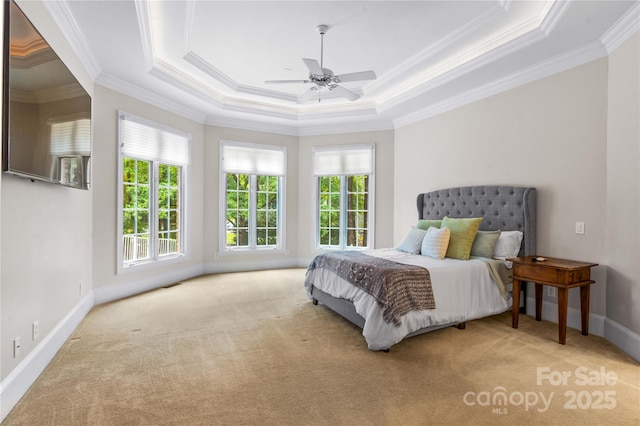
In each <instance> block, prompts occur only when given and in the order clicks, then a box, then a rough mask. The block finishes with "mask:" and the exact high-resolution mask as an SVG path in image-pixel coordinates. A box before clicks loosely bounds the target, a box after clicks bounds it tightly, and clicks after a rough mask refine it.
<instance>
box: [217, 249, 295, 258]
mask: <svg viewBox="0 0 640 426" xmlns="http://www.w3.org/2000/svg"><path fill="white" fill-rule="evenodd" d="M218 254H219V257H226V256H236V255H239V256H246V255H252V254H253V255H255V254H282V255H285V256H286V255H288V254H289V250H287V249H284V248H255V249H252V248H238V249H225V250H221V251H220V253H218Z"/></svg>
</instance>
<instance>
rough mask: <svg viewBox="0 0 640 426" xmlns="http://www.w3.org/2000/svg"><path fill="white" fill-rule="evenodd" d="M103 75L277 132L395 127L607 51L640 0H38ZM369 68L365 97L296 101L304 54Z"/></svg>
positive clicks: (632, 25)
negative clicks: (276, 82)
mask: <svg viewBox="0 0 640 426" xmlns="http://www.w3.org/2000/svg"><path fill="white" fill-rule="evenodd" d="M45 5H46V7H47V8H48V9H49V11H50V12H51V14H52V16H53V17H54V19H55V20H56V22H57V23H58V24H59V26H60V27H61V29H62V30H63V32H64V33H65V35H66V36H67V38H68V39H69V41H70V43H71V45H72V47H74V49H75V51H76V52H77V54H78V56H79V57H80V58H81V60H82V61H83V63H84V64H85V66H86V68H87V70H88V71H89V72H90V74H92V76H93V77H94V80H95V81H96V82H97V83H99V84H102V85H104V86H107V87H110V88H113V89H115V90H119V91H122V92H124V93H127V94H129V95H132V96H135V97H138V98H140V99H143V100H145V101H147V102H151V103H153V104H155V105H158V106H160V107H162V108H165V109H168V110H171V111H174V112H176V113H178V114H181V115H184V116H187V117H189V118H192V119H195V120H198V121H201V122H203V123H209V124H219V125H226V126H230V127H242V128H250V129H257V130H265V131H274V132H280V133H285V134H318V133H332V132H345V131H358V130H378V129H391V128H394V127H398V126H401V125H404V124H407V123H410V122H413V121H416V120H419V119H422V118H425V117H428V116H430V115H434V114H437V113H440V112H443V111H446V110H448V109H451V108H455V107H457V106H460V105H464V104H465V103H468V102H472V101H475V100H478V99H481V98H483V97H486V96H490V95H493V94H495V93H499V92H500V91H503V90H507V89H510V88H512V87H516V86H518V85H520V84H524V83H527V82H529V81H533V80H535V79H538V78H542V77H544V76H547V75H550V74H553V73H556V72H559V71H562V70H564V69H568V68H570V67H573V66H576V65H579V64H582V63H585V62H587V61H591V60H593V59H596V58H599V57H602V56H605V55H607V54H608V53H609V52H610V51H611V50H612V49H614V48H615V47H617V46H618V45H619V44H620V43H621V42H622V41H624V39H626V38H627V37H628V36H629V35H630V34H632V33H633V32H635V31H637V30H638V29H639V24H638V22H639V21H640V6H639V5H640V3H639V2H638V1H584V0H573V1H543V0H536V1H515V0H513V1H512V0H493V1H491V0H476V1H405V2H400V1H389V2H385V1H278V2H276V1H204V0H182V1H133V0H123V1H101V0H91V1H89V0H86V1H82V0H67V1H60V2H45ZM320 24H325V25H328V26H329V30H328V32H327V34H326V35H325V40H324V66H325V67H326V68H330V69H332V70H333V71H334V72H335V73H336V74H344V73H351V72H356V71H363V70H374V71H375V72H376V74H377V76H378V78H377V80H374V81H363V82H351V83H343V84H342V85H343V86H344V87H347V88H349V89H351V90H353V91H355V92H357V93H359V94H361V95H362V96H361V98H360V99H358V100H356V101H353V102H351V101H348V100H346V99H344V98H338V97H335V96H333V97H332V96H331V95H332V93H328V92H326V91H325V92H323V94H322V102H318V98H317V97H316V98H315V99H312V100H311V101H303V100H301V99H300V98H301V95H302V94H303V93H305V92H306V91H307V89H308V87H309V86H308V85H303V84H283V85H273V84H272V85H266V84H264V80H279V79H294V80H297V79H306V78H308V75H309V71H308V69H307V68H306V66H305V65H304V63H303V62H302V58H313V59H317V60H318V61H319V60H320V35H319V34H318V32H317V29H316V27H317V26H318V25H320Z"/></svg>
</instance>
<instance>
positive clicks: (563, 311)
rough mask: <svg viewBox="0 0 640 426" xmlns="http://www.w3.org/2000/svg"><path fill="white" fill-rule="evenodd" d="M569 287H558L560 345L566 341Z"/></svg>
mask: <svg viewBox="0 0 640 426" xmlns="http://www.w3.org/2000/svg"><path fill="white" fill-rule="evenodd" d="M568 294H569V289H567V288H566V287H558V341H559V342H560V344H561V345H564V344H565V343H566V342H567V304H568V303H569V298H568V297H567V296H568Z"/></svg>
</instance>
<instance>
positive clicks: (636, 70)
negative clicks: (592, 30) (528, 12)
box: [604, 33, 640, 334]
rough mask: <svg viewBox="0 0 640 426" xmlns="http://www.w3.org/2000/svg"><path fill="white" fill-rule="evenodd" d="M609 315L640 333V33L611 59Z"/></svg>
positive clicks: (607, 244) (608, 187)
mask: <svg viewBox="0 0 640 426" xmlns="http://www.w3.org/2000/svg"><path fill="white" fill-rule="evenodd" d="M608 82H609V103H608V105H609V109H608V117H609V118H608V127H607V176H606V178H607V200H606V201H607V222H606V223H607V232H606V235H605V238H604V240H605V241H606V248H607V264H608V266H609V267H608V269H607V316H608V317H609V318H611V319H612V320H614V321H616V322H617V323H619V324H621V325H623V326H625V327H627V328H628V329H630V330H631V331H633V332H635V333H637V334H640V309H638V306H640V172H639V170H640V124H639V122H640V88H639V87H640V33H636V34H635V35H634V36H632V37H631V38H629V39H628V40H627V41H626V42H625V43H624V44H622V46H620V47H619V48H618V49H616V51H614V52H613V53H612V54H611V55H610V57H609V80H608Z"/></svg>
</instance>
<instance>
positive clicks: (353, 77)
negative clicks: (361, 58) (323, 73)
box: [333, 71, 376, 83]
mask: <svg viewBox="0 0 640 426" xmlns="http://www.w3.org/2000/svg"><path fill="white" fill-rule="evenodd" d="M375 79H376V73H375V72H373V71H360V72H352V73H348V74H341V75H336V76H334V77H333V81H335V82H336V83H346V82H348V81H362V80H375Z"/></svg>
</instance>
